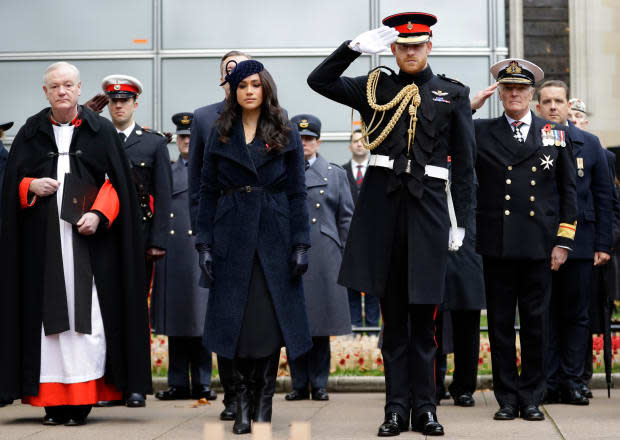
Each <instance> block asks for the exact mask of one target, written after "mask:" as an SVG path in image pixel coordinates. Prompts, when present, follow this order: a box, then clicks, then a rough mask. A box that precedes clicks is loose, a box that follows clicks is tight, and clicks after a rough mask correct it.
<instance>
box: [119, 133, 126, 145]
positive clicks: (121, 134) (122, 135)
mask: <svg viewBox="0 0 620 440" xmlns="http://www.w3.org/2000/svg"><path fill="white" fill-rule="evenodd" d="M118 137H119V138H121V142H122V143H123V144H124V143H125V139H127V136H125V133H123V132H122V131H121V132H119V133H118Z"/></svg>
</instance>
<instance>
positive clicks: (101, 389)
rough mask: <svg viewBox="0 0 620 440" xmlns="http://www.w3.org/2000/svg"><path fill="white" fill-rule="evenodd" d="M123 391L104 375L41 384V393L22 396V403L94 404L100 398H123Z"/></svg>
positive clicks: (46, 404) (37, 404) (35, 404)
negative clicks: (84, 379)
mask: <svg viewBox="0 0 620 440" xmlns="http://www.w3.org/2000/svg"><path fill="white" fill-rule="evenodd" d="M122 399H123V393H122V392H121V391H118V390H117V389H116V388H115V387H114V386H113V385H109V384H107V383H105V381H104V379H103V377H102V378H99V379H95V380H91V381H88V382H79V383H58V382H49V383H42V384H40V385H39V394H38V395H36V396H24V397H22V403H27V404H29V405H32V406H59V405H93V404H95V403H97V402H98V401H100V400H122Z"/></svg>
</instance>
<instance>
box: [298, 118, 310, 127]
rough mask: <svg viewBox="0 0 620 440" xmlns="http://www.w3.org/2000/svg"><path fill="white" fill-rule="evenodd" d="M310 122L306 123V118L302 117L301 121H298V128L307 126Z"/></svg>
mask: <svg viewBox="0 0 620 440" xmlns="http://www.w3.org/2000/svg"><path fill="white" fill-rule="evenodd" d="M309 125H310V124H308V120H307V119H302V120H301V121H299V128H308V126H309Z"/></svg>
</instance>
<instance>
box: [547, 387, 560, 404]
mask: <svg viewBox="0 0 620 440" xmlns="http://www.w3.org/2000/svg"><path fill="white" fill-rule="evenodd" d="M543 403H544V404H545V405H553V404H554V403H560V393H558V392H557V391H556V390H552V389H551V388H547V391H545V397H543Z"/></svg>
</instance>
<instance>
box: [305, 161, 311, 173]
mask: <svg viewBox="0 0 620 440" xmlns="http://www.w3.org/2000/svg"><path fill="white" fill-rule="evenodd" d="M304 168H305V170H306V171H308V168H310V162H308V161H306V163H305V166H304Z"/></svg>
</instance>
